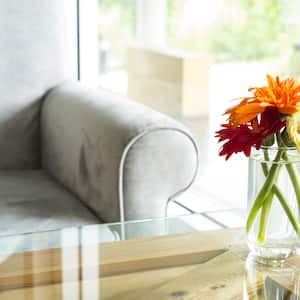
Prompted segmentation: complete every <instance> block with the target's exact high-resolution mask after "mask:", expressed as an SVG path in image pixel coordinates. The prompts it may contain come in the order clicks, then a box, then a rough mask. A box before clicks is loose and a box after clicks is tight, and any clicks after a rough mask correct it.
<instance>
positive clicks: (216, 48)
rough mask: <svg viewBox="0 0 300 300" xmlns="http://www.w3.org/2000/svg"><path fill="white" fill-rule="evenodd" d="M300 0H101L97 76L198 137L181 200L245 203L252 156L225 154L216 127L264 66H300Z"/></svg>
mask: <svg viewBox="0 0 300 300" xmlns="http://www.w3.org/2000/svg"><path fill="white" fill-rule="evenodd" d="M299 8H300V5H299V0H294V1H293V0H210V1H206V0H98V15H97V18H98V20H97V21H98V41H99V48H98V59H99V63H98V85H99V86H100V87H104V88H108V89H111V90H114V91H115V92H118V93H121V94H124V95H128V96H129V98H131V99H133V100H135V101H138V102H141V103H144V104H146V105H148V106H151V107H153V108H154V109H157V110H159V111H162V112H164V113H166V114H169V115H171V116H173V117H175V118H178V119H180V120H181V121H182V122H184V123H185V124H186V125H187V126H188V127H189V128H190V129H191V130H192V131H193V132H194V134H195V135H196V137H197V138H198V142H199V145H200V153H201V162H200V164H201V167H200V173H199V179H198V181H197V183H196V184H195V185H194V190H193V195H190V196H188V197H186V198H185V199H183V200H180V201H179V200H178V201H179V202H180V203H181V205H182V206H186V207H188V208H189V209H191V210H194V211H203V210H211V209H216V208H224V207H240V206H245V204H246V201H245V199H246V185H247V184H246V167H247V166H246V165H247V163H246V159H243V160H242V161H241V160H239V159H238V158H232V159H231V161H230V162H226V163H224V161H223V158H219V157H218V154H217V149H218V146H217V145H216V141H215V140H214V137H213V135H214V131H215V130H217V129H218V127H219V124H220V122H221V117H220V116H221V114H222V112H223V111H224V109H225V107H228V101H229V100H230V99H232V98H236V97H240V96H244V95H245V92H246V91H247V89H248V87H249V86H257V85H260V84H262V83H263V82H264V81H265V74H266V73H271V74H282V75H287V74H291V75H293V76H298V75H299V72H300V39H299V38H300V34H299V25H300V23H299V18H298V16H297V13H298V12H299ZM228 172H230V174H228ZM229 178H231V179H230V181H231V182H230V184H229V183H228V180H229ZM241 181H242V182H243V183H242V184H239V183H240V182H241ZM215 182H218V186H219V187H220V189H219V190H218V191H215V189H214V188H213V186H214V184H215ZM230 188H231V189H230ZM195 198H196V199H195Z"/></svg>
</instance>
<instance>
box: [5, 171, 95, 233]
mask: <svg viewBox="0 0 300 300" xmlns="http://www.w3.org/2000/svg"><path fill="white" fill-rule="evenodd" d="M96 223H100V220H99V219H98V218H96V217H95V216H94V215H93V214H92V213H91V212H90V211H89V210H88V209H87V208H86V207H85V206H83V205H82V204H81V202H80V201H79V200H78V199H77V198H76V197H75V196H73V195H72V194H71V193H69V192H68V191H66V190H65V189H64V188H63V187H61V186H60V185H59V184H57V183H56V182H54V181H53V180H52V179H51V178H50V177H49V175H48V174H47V173H46V172H45V171H42V170H23V171H0V236H2V235H11V234H19V233H24V232H36V231H45V230H53V229H58V228H64V227H71V226H80V225H86V224H96Z"/></svg>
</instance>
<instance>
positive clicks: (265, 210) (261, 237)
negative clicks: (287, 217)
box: [257, 193, 273, 244]
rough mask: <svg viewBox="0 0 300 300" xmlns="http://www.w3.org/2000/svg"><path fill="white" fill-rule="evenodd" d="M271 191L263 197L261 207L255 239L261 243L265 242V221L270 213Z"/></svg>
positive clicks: (266, 221)
mask: <svg viewBox="0 0 300 300" xmlns="http://www.w3.org/2000/svg"><path fill="white" fill-rule="evenodd" d="M272 199H273V193H269V194H268V196H267V197H266V198H265V200H264V203H263V205H262V209H261V215H260V222H259V230H258V237H257V240H258V242H259V243H261V244H263V243H264V242H265V233H266V228H267V223H268V219H269V215H270V210H271V206H272Z"/></svg>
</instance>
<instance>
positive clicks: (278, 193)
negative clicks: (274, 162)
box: [258, 149, 300, 241]
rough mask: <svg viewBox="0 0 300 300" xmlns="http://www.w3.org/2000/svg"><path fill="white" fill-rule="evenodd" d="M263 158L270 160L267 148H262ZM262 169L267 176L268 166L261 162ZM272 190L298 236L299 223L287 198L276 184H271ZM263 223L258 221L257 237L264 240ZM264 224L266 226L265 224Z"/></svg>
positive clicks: (299, 230) (299, 232)
mask: <svg viewBox="0 0 300 300" xmlns="http://www.w3.org/2000/svg"><path fill="white" fill-rule="evenodd" d="M264 158H265V160H266V161H269V160H270V158H269V153H268V150H267V149H264ZM262 169H263V172H264V175H265V176H266V177H267V176H268V173H269V170H268V166H267V164H266V163H262ZM272 191H273V193H274V194H275V195H276V197H277V198H278V200H279V202H280V204H281V206H282V208H283V209H284V211H285V213H286V215H287V216H288V218H289V220H290V222H291V224H292V226H293V228H294V230H295V232H296V233H297V235H298V236H300V226H299V224H298V222H297V219H296V218H295V216H294V214H293V211H292V209H291V207H290V206H289V204H288V202H287V200H286V199H285V197H284V196H283V194H282V192H281V191H280V189H279V188H278V187H277V185H276V184H274V185H273V187H272ZM265 203H266V202H264V204H263V209H262V214H264V213H263V211H264V209H265V210H266V208H267V205H265ZM265 206H266V207H265ZM270 207H271V206H270ZM263 224H264V223H263V222H262V220H261V222H260V229H259V233H260V234H259V235H261V237H258V239H259V240H263V241H264V236H262V233H264V232H265V228H261V226H264V225H263ZM265 226H266V224H265Z"/></svg>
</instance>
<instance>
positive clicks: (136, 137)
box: [0, 0, 197, 235]
mask: <svg viewBox="0 0 300 300" xmlns="http://www.w3.org/2000/svg"><path fill="white" fill-rule="evenodd" d="M67 2H68V3H69V4H70V3H71V1H67ZM75 5H76V3H75V1H74V6H75ZM65 9H66V5H65V3H64V1H62V0H26V1H19V0H9V1H7V0H0V28H1V34H0V92H1V94H0V234H1V235H3V234H5V235H6V234H14V233H20V232H31V231H37V230H49V229H55V228H61V227H66V226H76V225H83V224H92V223H99V222H113V221H118V220H120V219H124V220H130V219H142V218H150V217H159V216H163V215H164V213H165V206H166V203H167V201H168V200H169V199H171V198H172V197H174V196H176V195H177V194H179V193H181V192H182V191H184V190H185V189H187V188H188V187H189V185H190V184H191V183H192V181H193V179H194V176H195V173H196V170H197V151H196V145H195V143H194V141H193V139H192V138H191V136H190V134H189V133H188V132H187V131H186V129H185V128H184V127H183V126H182V125H181V124H179V123H177V122H176V121H174V120H172V119H170V118H168V117H166V116H164V115H162V114H160V113H158V112H155V111H153V110H151V109H149V108H146V107H144V106H141V105H139V104H137V103H135V102H133V101H130V100H128V99H125V98H123V97H121V96H117V95H115V94H113V93H111V92H108V91H105V90H101V89H98V90H90V89H88V88H85V87H83V86H82V84H80V83H79V82H76V78H77V73H76V70H77V65H76V63H77V62H76V59H75V58H76V55H75V54H74V51H75V49H76V43H74V44H72V39H71V38H70V37H71V36H75V35H74V32H76V28H71V30H73V31H74V32H73V33H70V26H66V23H67V22H66V13H67V12H66V11H65ZM74 19H76V16H74ZM71 23H72V22H71ZM70 80H71V81H70Z"/></svg>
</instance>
